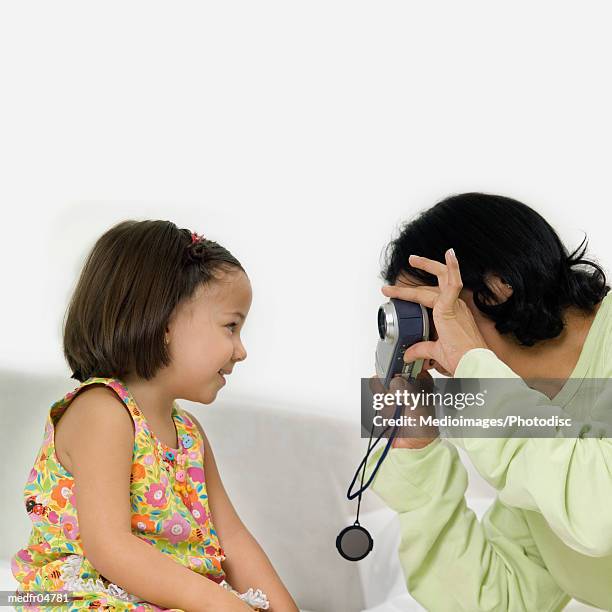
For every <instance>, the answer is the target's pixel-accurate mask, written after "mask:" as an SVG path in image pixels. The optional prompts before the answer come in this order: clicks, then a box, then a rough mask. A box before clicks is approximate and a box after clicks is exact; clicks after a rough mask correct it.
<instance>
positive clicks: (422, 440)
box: [389, 370, 440, 449]
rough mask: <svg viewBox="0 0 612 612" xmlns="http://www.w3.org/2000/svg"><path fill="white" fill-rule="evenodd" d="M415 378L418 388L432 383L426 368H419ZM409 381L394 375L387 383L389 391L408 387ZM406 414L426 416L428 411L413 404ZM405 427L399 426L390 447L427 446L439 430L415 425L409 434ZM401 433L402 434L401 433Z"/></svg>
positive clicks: (437, 434)
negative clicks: (418, 384) (397, 433)
mask: <svg viewBox="0 0 612 612" xmlns="http://www.w3.org/2000/svg"><path fill="white" fill-rule="evenodd" d="M417 379H418V380H419V381H420V386H419V389H423V385H427V383H431V384H433V379H432V377H431V374H430V373H429V372H428V371H427V370H421V371H420V372H419V373H418V374H417ZM410 388H411V385H410V383H409V382H408V381H407V380H406V379H405V378H404V377H403V376H399V375H398V376H394V377H393V380H391V382H390V383H389V391H391V392H394V391H396V390H397V389H399V390H404V389H410ZM419 389H416V388H414V387H413V390H414V391H416V392H418V390H419ZM408 414H410V415H411V416H413V417H415V418H416V419H417V422H418V419H420V417H421V416H427V415H428V414H429V411H428V410H427V409H426V408H424V407H423V406H415V407H414V409H413V410H409V411H408ZM407 429H408V428H407V427H404V428H400V429H399V432H400V434H399V435H398V436H397V437H396V438H394V440H393V442H392V443H391V448H412V449H415V448H423V447H424V446H427V445H428V444H429V443H430V442H433V441H434V440H435V439H436V438H437V437H439V435H440V432H439V430H438V428H437V427H435V426H432V427H420V426H415V427H411V428H410V435H409V436H408V435H407V434H406V431H407ZM402 433H403V435H402Z"/></svg>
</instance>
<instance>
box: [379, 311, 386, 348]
mask: <svg viewBox="0 0 612 612" xmlns="http://www.w3.org/2000/svg"><path fill="white" fill-rule="evenodd" d="M378 335H379V336H380V339H381V340H384V339H385V336H386V335H387V316H386V315H385V311H384V310H383V308H382V306H381V307H380V308H379V309H378Z"/></svg>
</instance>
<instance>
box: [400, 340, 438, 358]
mask: <svg viewBox="0 0 612 612" xmlns="http://www.w3.org/2000/svg"><path fill="white" fill-rule="evenodd" d="M435 345H436V343H435V342H433V341H432V340H425V341H424V342H417V343H416V344H413V345H412V346H410V347H408V348H407V349H406V351H405V352H404V362H405V363H412V362H413V361H416V360H417V359H432V358H433V357H434V353H433V351H434V347H435Z"/></svg>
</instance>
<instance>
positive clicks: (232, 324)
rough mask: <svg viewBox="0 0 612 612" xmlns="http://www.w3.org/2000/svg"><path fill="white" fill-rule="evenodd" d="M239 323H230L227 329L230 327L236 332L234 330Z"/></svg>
mask: <svg viewBox="0 0 612 612" xmlns="http://www.w3.org/2000/svg"><path fill="white" fill-rule="evenodd" d="M237 325H238V323H228V324H227V325H226V326H225V327H229V329H230V330H231V331H234V329H235V328H236V327H237Z"/></svg>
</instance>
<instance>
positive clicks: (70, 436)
mask: <svg viewBox="0 0 612 612" xmlns="http://www.w3.org/2000/svg"><path fill="white" fill-rule="evenodd" d="M118 404H121V405H123V406H124V409H123V410H121V409H117V405H118ZM99 419H103V420H112V421H113V425H114V426H116V427H120V428H121V429H126V430H128V429H129V428H130V427H131V431H132V432H133V431H134V425H133V422H132V419H131V416H130V414H129V411H128V409H127V407H126V406H125V404H123V402H122V401H121V399H120V398H119V397H118V396H117V394H116V393H115V392H114V391H113V390H112V389H109V388H108V387H107V386H106V385H103V384H92V385H88V386H87V387H84V388H83V389H82V390H81V391H80V392H79V393H78V395H77V396H76V397H74V398H73V399H72V401H71V402H70V404H69V405H68V407H67V408H66V409H65V410H64V412H63V413H62V414H61V415H60V417H59V419H58V420H56V421H55V425H54V430H55V435H54V445H55V455H56V457H57V459H58V461H59V462H60V463H61V464H62V465H63V466H64V468H65V469H66V470H68V471H69V472H70V473H71V474H72V473H74V472H73V465H72V460H71V457H70V449H71V448H74V445H75V442H77V440H78V439H79V438H82V436H83V432H85V431H92V428H94V429H95V423H96V422H98V423H99Z"/></svg>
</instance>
